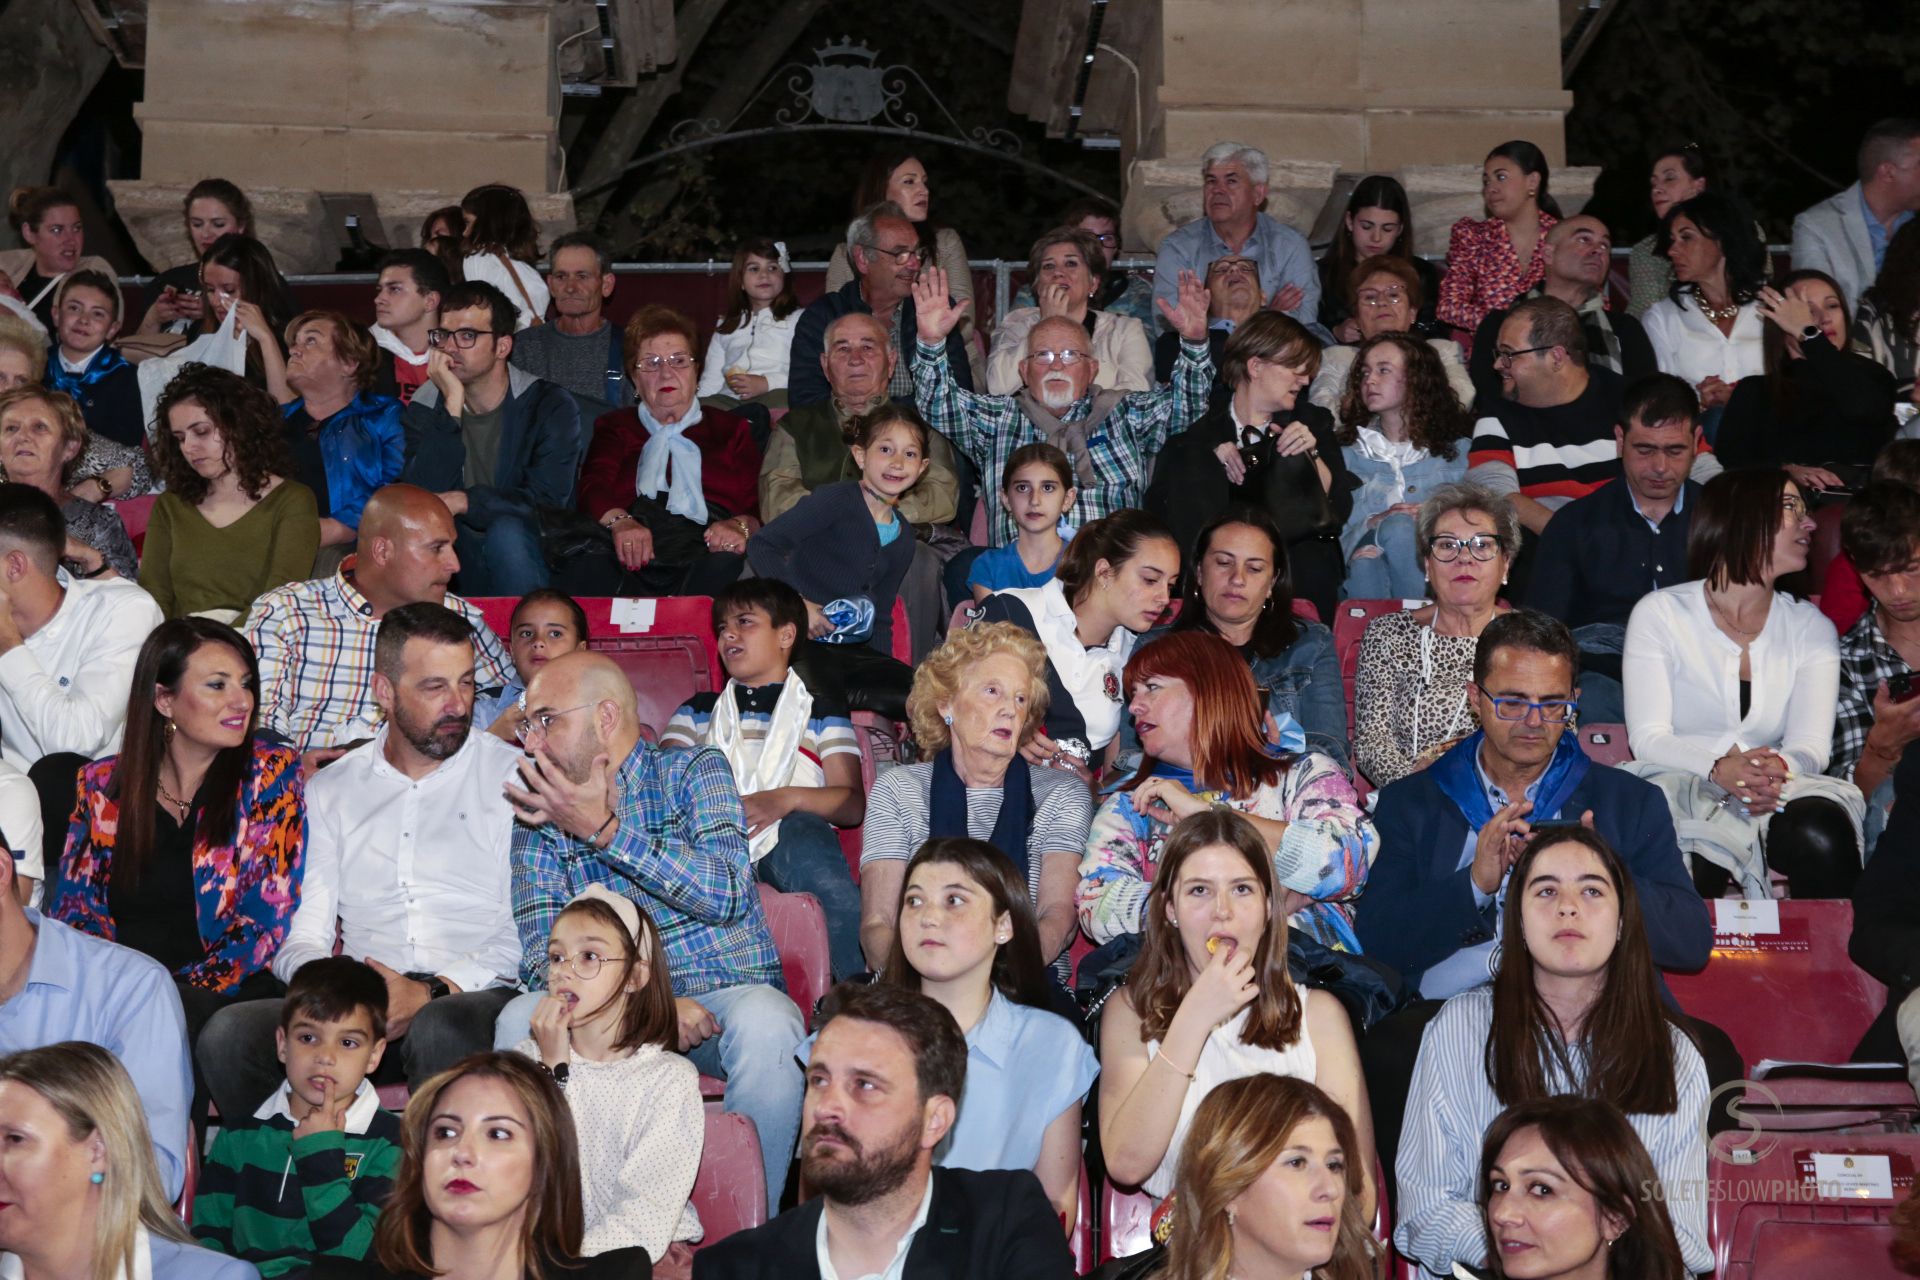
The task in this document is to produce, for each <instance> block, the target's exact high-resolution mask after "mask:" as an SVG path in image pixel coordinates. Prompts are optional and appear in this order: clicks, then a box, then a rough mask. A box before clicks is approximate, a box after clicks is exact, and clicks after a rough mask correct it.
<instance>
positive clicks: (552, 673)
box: [527, 649, 640, 725]
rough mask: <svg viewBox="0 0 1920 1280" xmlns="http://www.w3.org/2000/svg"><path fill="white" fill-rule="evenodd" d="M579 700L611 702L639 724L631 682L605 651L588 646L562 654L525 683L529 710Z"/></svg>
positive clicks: (636, 700)
mask: <svg viewBox="0 0 1920 1280" xmlns="http://www.w3.org/2000/svg"><path fill="white" fill-rule="evenodd" d="M582 702H611V703H613V704H614V705H615V707H617V708H618V709H619V711H620V713H621V714H622V715H624V716H625V717H627V718H628V719H629V720H630V721H632V723H633V724H635V725H638V724H639V723H640V702H639V699H637V698H636V697H635V696H634V693H633V682H632V681H631V680H628V679H627V673H626V672H624V671H622V670H621V669H620V668H619V666H618V665H617V664H616V663H615V662H614V661H613V659H611V658H609V657H607V656H606V655H604V654H599V653H594V652H592V651H590V650H587V649H575V650H574V651H573V652H572V653H565V654H561V655H560V656H559V657H557V658H555V659H553V660H552V661H551V662H549V663H547V664H546V665H545V666H543V667H541V668H540V669H539V670H538V671H536V672H535V673H534V676H533V680H532V682H531V683H529V684H528V685H527V709H528V710H529V711H531V710H535V709H538V708H541V707H544V706H547V704H549V703H551V704H552V707H554V708H557V707H566V706H573V705H577V704H579V703H582ZM549 709H552V708H549Z"/></svg>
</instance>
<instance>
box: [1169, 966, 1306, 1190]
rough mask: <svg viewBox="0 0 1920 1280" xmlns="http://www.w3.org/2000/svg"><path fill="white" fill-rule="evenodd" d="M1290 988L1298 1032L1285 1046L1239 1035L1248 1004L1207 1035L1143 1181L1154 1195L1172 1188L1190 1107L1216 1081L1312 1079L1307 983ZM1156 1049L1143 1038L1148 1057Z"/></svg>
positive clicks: (1194, 1108) (1197, 1103)
mask: <svg viewBox="0 0 1920 1280" xmlns="http://www.w3.org/2000/svg"><path fill="white" fill-rule="evenodd" d="M1293 989H1294V992H1295V994H1297V995H1298V996H1299V997H1300V1038H1299V1039H1298V1040H1295V1041H1294V1042H1293V1043H1292V1044H1290V1045H1288V1046H1287V1047H1286V1048H1284V1049H1262V1048H1260V1047H1259V1046H1257V1045H1251V1044H1246V1043H1244V1042H1243V1041H1242V1040H1241V1039H1240V1035H1241V1033H1242V1032H1243V1031H1245V1030H1246V1026H1247V1017H1248V1015H1249V1014H1251V1013H1252V1012H1253V1006H1252V1005H1248V1006H1247V1007H1246V1008H1244V1009H1242V1010H1241V1011H1240V1012H1239V1013H1237V1014H1235V1015H1234V1016H1233V1017H1231V1018H1229V1019H1228V1020H1227V1021H1225V1022H1223V1023H1221V1024H1220V1025H1219V1026H1217V1027H1215V1028H1214V1029H1213V1034H1212V1035H1210V1036H1208V1037H1207V1043H1206V1044H1205V1045H1204V1046H1202V1047H1201V1050H1200V1061H1199V1062H1198V1063H1196V1064H1195V1066H1194V1069H1193V1083H1191V1084H1189V1085H1188V1086H1187V1096H1186V1097H1185V1098H1184V1099H1182V1100H1181V1102H1180V1119H1179V1121H1178V1122H1177V1123H1176V1124H1175V1125H1174V1126H1173V1137H1172V1139H1171V1140H1169V1141H1168V1143H1167V1154H1166V1155H1165V1156H1163V1157H1161V1160H1160V1167H1159V1168H1157V1169H1155V1170H1154V1171H1153V1174H1152V1176H1150V1177H1149V1178H1148V1179H1147V1180H1146V1182H1145V1183H1143V1184H1142V1190H1144V1191H1146V1193H1147V1194H1148V1195H1150V1196H1152V1197H1153V1198H1154V1199H1155V1200H1164V1199H1165V1198H1166V1196H1167V1193H1169V1192H1170V1191H1172V1190H1173V1169H1174V1166H1175V1165H1177V1164H1179V1163H1180V1148H1181V1146H1182V1145H1183V1144H1185V1142H1186V1140H1187V1127H1188V1126H1189V1125H1191V1124H1192V1123H1193V1113H1194V1112H1195V1111H1197V1110H1199V1109H1200V1103H1201V1102H1202V1101H1203V1100H1204V1099H1205V1098H1206V1096H1207V1095H1208V1094H1209V1093H1211V1092H1213V1090H1214V1087H1215V1086H1217V1085H1223V1084H1225V1083H1226V1082H1227V1081H1229V1080H1239V1079H1241V1078H1242V1077H1244V1076H1253V1075H1260V1074H1262V1073H1265V1074H1267V1075H1274V1076H1292V1077H1293V1078H1294V1079H1296V1080H1312V1079H1313V1077H1314V1071H1315V1069H1316V1066H1317V1059H1316V1058H1315V1056H1314V1052H1313V1039H1312V1037H1311V1036H1309V1035H1308V1034H1307V1015H1306V1008H1307V989H1306V988H1305V987H1303V986H1301V985H1300V984H1299V983H1298V982H1295V983H1294V984H1293ZM1159 1053H1160V1042H1159V1041H1158V1040H1149V1041H1147V1059H1148V1061H1152V1060H1153V1059H1154V1058H1156V1057H1158V1056H1159Z"/></svg>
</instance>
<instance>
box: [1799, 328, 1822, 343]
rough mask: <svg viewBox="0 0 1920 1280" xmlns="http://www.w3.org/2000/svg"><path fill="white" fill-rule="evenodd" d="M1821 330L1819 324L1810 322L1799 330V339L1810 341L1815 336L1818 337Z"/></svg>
mask: <svg viewBox="0 0 1920 1280" xmlns="http://www.w3.org/2000/svg"><path fill="white" fill-rule="evenodd" d="M1822 332H1823V330H1822V329H1821V328H1820V326H1819V325H1817V324H1810V325H1808V326H1807V327H1806V328H1804V329H1802V330H1801V331H1800V341H1802V342H1812V341H1813V340H1814V339H1815V338H1818V337H1820V336H1821V334H1822Z"/></svg>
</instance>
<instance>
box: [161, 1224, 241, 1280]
mask: <svg viewBox="0 0 1920 1280" xmlns="http://www.w3.org/2000/svg"><path fill="white" fill-rule="evenodd" d="M147 1257H149V1258H150V1259H152V1261H153V1280H260V1273H259V1272H258V1271H256V1270H255V1269H254V1266H253V1264H252V1263H250V1262H242V1261H241V1260H240V1259H238V1258H229V1257H227V1256H226V1255H225V1254H221V1253H215V1252H214V1251H213V1250H211V1249H202V1248H201V1247H200V1246H199V1245H197V1244H181V1243H180V1242H179V1241H177V1240H169V1239H167V1238H166V1237H165V1236H156V1235H152V1234H149V1235H148V1236H147Z"/></svg>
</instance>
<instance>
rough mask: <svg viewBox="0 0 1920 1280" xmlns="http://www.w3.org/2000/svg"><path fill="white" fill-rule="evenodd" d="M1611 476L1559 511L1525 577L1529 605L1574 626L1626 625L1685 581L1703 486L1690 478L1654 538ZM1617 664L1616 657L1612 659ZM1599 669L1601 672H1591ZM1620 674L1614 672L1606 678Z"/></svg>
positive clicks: (1616, 469) (1622, 483)
mask: <svg viewBox="0 0 1920 1280" xmlns="http://www.w3.org/2000/svg"><path fill="white" fill-rule="evenodd" d="M1613 475H1614V478H1613V479H1612V480H1611V481H1609V482H1608V483H1607V484H1605V485H1603V486H1601V487H1600V488H1598V489H1595V490H1594V491H1593V492H1592V493H1590V494H1588V495H1587V496H1586V497H1584V498H1575V499H1574V500H1573V501H1572V502H1569V503H1568V504H1567V505H1566V506H1564V507H1561V508H1560V510H1558V511H1556V512H1554V515H1553V519H1552V520H1549V521H1548V522H1547V528H1546V531H1545V532H1544V533H1542V534H1541V535H1540V545H1539V547H1538V549H1537V550H1536V551H1535V552H1534V562H1533V563H1534V567H1533V572H1532V574H1531V575H1530V576H1529V577H1528V580H1527V593H1526V603H1527V607H1528V608H1531V609H1538V610H1540V611H1541V612H1542V613H1546V614H1550V615H1552V616H1553V617H1556V618H1558V619H1560V621H1562V622H1564V623H1566V624H1567V625H1568V626H1569V627H1584V626H1587V625H1589V624H1591V623H1596V622H1610V623H1614V624H1615V625H1618V626H1622V627H1624V626H1626V625H1627V617H1628V615H1630V614H1631V613H1632V612H1633V606H1634V605H1636V604H1638V603H1640V597H1642V596H1644V595H1646V594H1647V593H1648V592H1650V591H1657V590H1659V589H1660V588H1661V587H1675V586H1679V585H1680V584H1681V583H1683V582H1685V581H1687V527H1688V522H1689V521H1690V520H1691V519H1692V518H1693V510H1694V507H1695V506H1696V505H1697V504H1698V503H1699V501H1700V486H1699V485H1697V484H1695V483H1694V482H1693V481H1691V480H1688V481H1685V482H1684V483H1683V485H1682V488H1681V497H1680V499H1679V502H1678V504H1677V506H1676V508H1675V509H1674V510H1672V511H1669V512H1667V514H1666V517H1665V518H1664V519H1663V520H1661V521H1660V531H1659V532H1658V533H1655V532H1654V531H1653V529H1652V528H1650V527H1649V526H1648V524H1647V521H1646V517H1645V516H1642V515H1641V514H1640V512H1639V509H1638V508H1636V507H1635V506H1634V503H1633V491H1632V490H1631V489H1628V488H1627V482H1626V479H1625V478H1624V476H1623V475H1622V474H1621V469H1620V464H1619V463H1618V462H1617V461H1616V462H1615V463H1614V464H1613ZM1613 658H1614V665H1615V666H1616V668H1617V666H1618V662H1619V658H1618V655H1613ZM1590 669H1598V668H1590ZM1609 674H1615V675H1616V677H1617V672H1613V673H1609Z"/></svg>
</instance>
